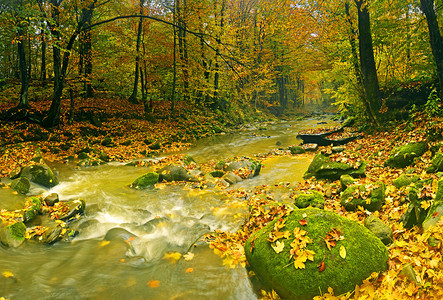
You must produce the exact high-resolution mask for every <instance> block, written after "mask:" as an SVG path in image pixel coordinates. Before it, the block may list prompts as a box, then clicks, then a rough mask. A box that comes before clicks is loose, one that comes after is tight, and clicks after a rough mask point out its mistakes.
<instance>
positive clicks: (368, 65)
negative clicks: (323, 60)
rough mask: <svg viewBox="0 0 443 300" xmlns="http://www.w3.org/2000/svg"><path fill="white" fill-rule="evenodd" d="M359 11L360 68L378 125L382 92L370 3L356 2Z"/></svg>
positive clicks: (370, 114)
mask: <svg viewBox="0 0 443 300" xmlns="http://www.w3.org/2000/svg"><path fill="white" fill-rule="evenodd" d="M355 3H356V4H357V10H358V32H359V37H358V41H359V50H360V66H361V73H362V79H363V86H364V89H365V95H366V100H367V102H368V103H367V107H368V109H369V111H368V115H369V117H370V119H371V121H372V122H373V123H375V124H377V125H378V121H377V112H378V111H379V109H380V91H379V85H378V78H377V69H376V67H375V59H374V51H373V48H372V36H371V23H370V18H369V10H368V7H367V5H368V2H366V1H365V0H355Z"/></svg>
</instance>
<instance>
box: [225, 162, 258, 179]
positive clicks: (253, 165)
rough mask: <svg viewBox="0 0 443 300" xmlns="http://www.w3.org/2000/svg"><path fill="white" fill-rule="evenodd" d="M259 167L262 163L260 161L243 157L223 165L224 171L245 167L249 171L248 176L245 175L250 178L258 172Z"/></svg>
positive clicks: (233, 170)
mask: <svg viewBox="0 0 443 300" xmlns="http://www.w3.org/2000/svg"><path fill="white" fill-rule="evenodd" d="M261 167H262V165H261V163H260V162H258V161H255V160H253V159H249V158H244V159H241V160H238V161H233V162H231V163H229V164H227V165H225V166H224V168H223V169H224V170H225V171H228V172H234V173H235V171H238V170H240V169H246V170H248V171H249V176H247V178H252V177H255V176H258V175H259V174H260V170H261ZM245 174H246V173H245Z"/></svg>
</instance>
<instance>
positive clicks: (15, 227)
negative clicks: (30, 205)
mask: <svg viewBox="0 0 443 300" xmlns="http://www.w3.org/2000/svg"><path fill="white" fill-rule="evenodd" d="M0 222H1V220H0ZM25 233H26V226H25V224H24V223H23V222H16V223H14V224H10V225H7V226H6V225H4V224H3V223H0V242H1V243H2V244H3V245H5V246H7V247H14V248H16V247H18V246H20V245H21V244H22V243H23V242H24V241H25Z"/></svg>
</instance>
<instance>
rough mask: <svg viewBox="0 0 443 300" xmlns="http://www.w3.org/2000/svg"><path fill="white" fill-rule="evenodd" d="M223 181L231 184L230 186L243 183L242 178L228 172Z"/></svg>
mask: <svg viewBox="0 0 443 300" xmlns="http://www.w3.org/2000/svg"><path fill="white" fill-rule="evenodd" d="M222 179H223V180H225V181H226V182H227V183H229V185H233V184H236V183H238V182H241V181H242V180H243V179H242V178H241V177H240V176H238V175H236V174H234V173H232V172H228V173H226V174H225V175H223V177H222Z"/></svg>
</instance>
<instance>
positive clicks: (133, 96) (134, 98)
mask: <svg viewBox="0 0 443 300" xmlns="http://www.w3.org/2000/svg"><path fill="white" fill-rule="evenodd" d="M143 2H144V1H143V0H140V15H143ZM142 29H143V18H140V21H139V22H138V30H137V44H136V46H135V47H136V49H135V51H136V56H135V78H134V87H133V89H132V94H131V96H129V99H128V100H129V102H131V103H138V100H137V91H138V78H139V69H140V41H141V36H142Z"/></svg>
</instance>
